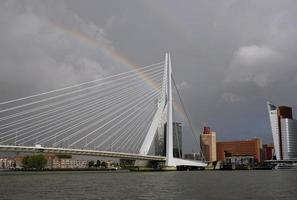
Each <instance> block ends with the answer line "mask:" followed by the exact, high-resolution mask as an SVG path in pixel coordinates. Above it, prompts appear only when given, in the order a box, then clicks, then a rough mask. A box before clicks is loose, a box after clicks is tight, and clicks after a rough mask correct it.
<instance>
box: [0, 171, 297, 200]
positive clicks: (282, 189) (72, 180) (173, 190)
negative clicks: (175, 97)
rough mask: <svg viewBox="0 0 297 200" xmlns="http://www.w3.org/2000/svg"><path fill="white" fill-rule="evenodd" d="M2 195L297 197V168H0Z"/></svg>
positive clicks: (45, 199) (52, 199)
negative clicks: (47, 170)
mask: <svg viewBox="0 0 297 200" xmlns="http://www.w3.org/2000/svg"><path fill="white" fill-rule="evenodd" d="M0 199H1V200H2V199H3V200H4V199H5V200H9V199H20V200H35V199H36V200H37V199H38V200H39V199H40V200H59V199H71V200H77V199H80V200H81V199H84V200H88V199H94V200H95V199H111V200H113V199H144V200H146V199H178V200H183V199H185V200H188V199H189V200H190V199H201V200H212V199H220V200H224V199H226V200H227V199H228V200H232V199H236V200H238V199H252V200H256V199H262V200H263V199H264V200H265V199H292V200H293V199H294V200H296V199H297V171H190V172H187V171H184V172H126V173H117V172H110V173H109V172H105V173H102V172H26V173H24V172H12V173H3V172H0Z"/></svg>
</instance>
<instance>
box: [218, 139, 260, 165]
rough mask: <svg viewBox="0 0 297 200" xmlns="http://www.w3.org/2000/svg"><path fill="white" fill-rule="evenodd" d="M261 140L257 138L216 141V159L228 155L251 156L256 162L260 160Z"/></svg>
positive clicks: (223, 158)
mask: <svg viewBox="0 0 297 200" xmlns="http://www.w3.org/2000/svg"><path fill="white" fill-rule="evenodd" d="M261 149H262V142H261V140H260V139H259V138H256V139H251V140H240V141H223V142H217V159H218V160H220V161H223V160H225V158H226V157H230V156H239V155H240V156H253V157H254V158H255V161H256V162H261Z"/></svg>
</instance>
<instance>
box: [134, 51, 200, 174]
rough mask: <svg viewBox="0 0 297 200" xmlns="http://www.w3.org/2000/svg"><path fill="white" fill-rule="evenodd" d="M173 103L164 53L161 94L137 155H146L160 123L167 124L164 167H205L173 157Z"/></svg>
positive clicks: (169, 66)
mask: <svg viewBox="0 0 297 200" xmlns="http://www.w3.org/2000/svg"><path fill="white" fill-rule="evenodd" d="M172 106H173V101H172V67H171V58H170V54H169V53H166V56H165V64H164V79H163V85H162V94H161V96H160V99H159V102H158V110H157V112H156V114H155V116H154V118H153V121H152V123H151V126H150V128H149V130H148V133H147V134H146V137H145V139H144V141H143V144H142V146H141V148H140V151H139V153H140V154H142V155H147V154H148V152H149V150H150V148H151V146H152V144H153V141H154V138H155V135H156V133H157V130H158V127H159V125H160V123H164V120H163V121H162V119H163V118H165V119H166V120H165V123H167V128H166V133H165V134H166V161H165V166H166V167H174V168H175V167H177V166H195V167H205V166H206V163H204V162H202V161H192V160H184V159H180V158H174V157H173V120H172V119H173V116H172V114H173V107H172Z"/></svg>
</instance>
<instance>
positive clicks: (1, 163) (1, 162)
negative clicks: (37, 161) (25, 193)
mask: <svg viewBox="0 0 297 200" xmlns="http://www.w3.org/2000/svg"><path fill="white" fill-rule="evenodd" d="M15 167H16V163H15V160H14V159H11V158H0V169H11V168H15Z"/></svg>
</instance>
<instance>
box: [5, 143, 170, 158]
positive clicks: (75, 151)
mask: <svg viewBox="0 0 297 200" xmlns="http://www.w3.org/2000/svg"><path fill="white" fill-rule="evenodd" d="M1 151H2V152H22V153H49V154H69V155H82V156H100V157H111V158H122V159H129V160H152V161H163V162H165V159H166V157H163V156H152V155H140V154H132V153H121V152H112V151H96V150H85V149H67V148H52V147H35V146H34V147H33V146H13V145H0V152H1Z"/></svg>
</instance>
